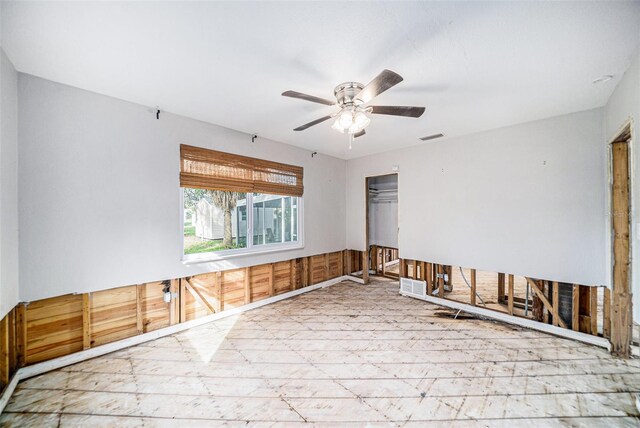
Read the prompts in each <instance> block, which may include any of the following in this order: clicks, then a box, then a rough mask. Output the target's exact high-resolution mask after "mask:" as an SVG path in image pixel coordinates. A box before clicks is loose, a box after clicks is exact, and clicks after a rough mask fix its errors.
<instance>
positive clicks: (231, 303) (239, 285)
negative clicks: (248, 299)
mask: <svg viewBox="0 0 640 428" xmlns="http://www.w3.org/2000/svg"><path fill="white" fill-rule="evenodd" d="M244 272H245V269H244V268H241V269H233V270H225V271H224V272H222V297H223V304H222V309H223V310H225V309H231V308H237V307H239V306H242V305H244Z"/></svg>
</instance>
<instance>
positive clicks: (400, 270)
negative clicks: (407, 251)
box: [398, 259, 405, 278]
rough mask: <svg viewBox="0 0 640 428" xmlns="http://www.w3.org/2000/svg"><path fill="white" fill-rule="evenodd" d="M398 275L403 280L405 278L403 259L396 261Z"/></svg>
mask: <svg viewBox="0 0 640 428" xmlns="http://www.w3.org/2000/svg"><path fill="white" fill-rule="evenodd" d="M398 275H400V278H404V277H405V272H404V259H398Z"/></svg>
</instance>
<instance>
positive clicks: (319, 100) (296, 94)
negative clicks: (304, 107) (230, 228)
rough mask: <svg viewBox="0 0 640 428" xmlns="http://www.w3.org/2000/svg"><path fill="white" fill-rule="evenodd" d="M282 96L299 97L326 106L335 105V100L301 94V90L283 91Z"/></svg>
mask: <svg viewBox="0 0 640 428" xmlns="http://www.w3.org/2000/svg"><path fill="white" fill-rule="evenodd" d="M282 96H283V97H291V98H299V99H301V100H306V101H311V102H312V103H319V104H324V105H327V106H333V105H336V102H335V101H331V100H326V99H324V98H320V97H314V96H313V95H307V94H303V93H302V92H296V91H285V92H283V93H282Z"/></svg>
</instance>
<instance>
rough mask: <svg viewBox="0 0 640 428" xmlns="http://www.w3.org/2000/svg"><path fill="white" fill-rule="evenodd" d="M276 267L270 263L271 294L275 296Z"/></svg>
mask: <svg viewBox="0 0 640 428" xmlns="http://www.w3.org/2000/svg"><path fill="white" fill-rule="evenodd" d="M325 258H326V256H325ZM274 268H275V265H274V264H273V263H270V264H269V296H273V295H275V294H276V289H275V281H274Z"/></svg>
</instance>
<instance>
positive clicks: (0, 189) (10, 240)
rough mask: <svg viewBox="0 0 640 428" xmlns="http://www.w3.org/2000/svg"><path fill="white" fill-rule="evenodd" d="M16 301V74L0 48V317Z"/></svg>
mask: <svg viewBox="0 0 640 428" xmlns="http://www.w3.org/2000/svg"><path fill="white" fill-rule="evenodd" d="M16 303H18V74H17V73H16V70H15V68H14V67H13V64H11V61H9V58H7V56H6V55H5V53H4V50H2V49H1V48H0V318H3V317H4V316H5V314H6V313H7V312H8V311H10V310H11V309H12V308H13V307H14V306H15V305H16Z"/></svg>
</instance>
